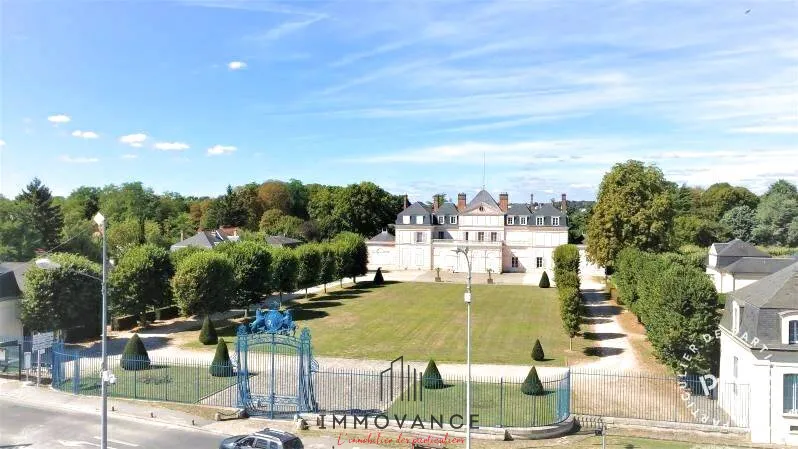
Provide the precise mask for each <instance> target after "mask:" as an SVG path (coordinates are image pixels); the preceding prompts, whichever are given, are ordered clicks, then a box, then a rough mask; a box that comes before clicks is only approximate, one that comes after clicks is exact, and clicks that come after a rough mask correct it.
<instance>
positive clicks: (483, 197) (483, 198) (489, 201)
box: [466, 190, 499, 209]
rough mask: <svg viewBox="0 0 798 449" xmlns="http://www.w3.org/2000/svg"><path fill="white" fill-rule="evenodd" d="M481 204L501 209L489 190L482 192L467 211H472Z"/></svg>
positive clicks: (469, 204)
mask: <svg viewBox="0 0 798 449" xmlns="http://www.w3.org/2000/svg"><path fill="white" fill-rule="evenodd" d="M480 204H486V205H488V206H491V207H495V208H497V209H498V208H499V205H498V204H497V203H496V200H494V199H493V197H492V196H491V195H490V193H488V191H487V190H480V191H479V193H477V194H476V196H475V197H474V198H473V199H472V200H471V201H470V202H469V203H468V206H466V209H471V208H473V207H476V206H479V205H480Z"/></svg>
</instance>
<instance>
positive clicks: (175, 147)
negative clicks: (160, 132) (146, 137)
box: [153, 142, 190, 151]
mask: <svg viewBox="0 0 798 449" xmlns="http://www.w3.org/2000/svg"><path fill="white" fill-rule="evenodd" d="M153 146H154V147H155V149H156V150H162V151H183V150H187V149H189V148H190V147H189V145H188V144H187V143H184V142H157V143H156V144H155V145H153Z"/></svg>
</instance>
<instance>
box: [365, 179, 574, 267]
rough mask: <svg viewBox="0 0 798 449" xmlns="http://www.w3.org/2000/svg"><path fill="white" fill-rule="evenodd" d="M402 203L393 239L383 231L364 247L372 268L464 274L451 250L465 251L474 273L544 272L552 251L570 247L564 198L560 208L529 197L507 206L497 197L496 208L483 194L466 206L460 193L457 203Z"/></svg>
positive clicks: (462, 263) (506, 199)
mask: <svg viewBox="0 0 798 449" xmlns="http://www.w3.org/2000/svg"><path fill="white" fill-rule="evenodd" d="M404 204H405V205H404V210H402V211H401V212H400V213H399V214H398V215H397V217H396V236H395V237H394V236H393V235H391V234H389V233H388V232H386V231H383V232H382V233H380V234H378V235H377V236H375V237H374V238H372V239H371V240H369V241H368V242H367V245H368V248H369V267H370V268H373V269H376V268H377V267H383V268H385V269H408V270H431V269H435V268H440V269H441V270H443V271H454V272H465V271H467V270H468V266H467V263H466V260H465V257H464V256H463V255H461V254H458V253H456V252H455V251H454V250H455V249H457V248H458V247H466V246H467V247H468V248H469V249H470V251H471V254H472V256H471V257H472V258H473V260H472V271H474V272H483V273H484V272H486V271H487V270H488V269H490V270H492V271H493V272H494V273H502V272H527V273H529V272H540V273H542V272H543V271H544V270H549V271H550V270H551V268H552V267H553V263H552V252H553V251H554V248H556V247H557V246H559V245H562V244H565V243H568V223H567V218H566V197H565V194H563V195H562V201H561V204H560V208H559V209H558V208H555V207H554V206H552V205H551V204H549V203H542V204H538V203H535V202H534V201H533V198H532V196H531V195H530V198H529V203H514V204H510V202H509V197H508V195H507V194H506V193H500V194H499V202H498V203H497V202H496V200H494V199H493V197H492V196H491V195H490V193H488V192H487V191H485V190H482V191H480V192H479V193H477V195H476V196H475V197H474V198H473V199H472V200H471V201H470V202H466V194H465V193H460V194H458V195H457V204H453V203H448V202H445V203H443V204H440V205H437V204H435V201H433V202H432V204H424V203H421V202H416V203H413V204H409V203H408V201H407V197H405V202H404Z"/></svg>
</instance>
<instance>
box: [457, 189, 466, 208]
mask: <svg viewBox="0 0 798 449" xmlns="http://www.w3.org/2000/svg"><path fill="white" fill-rule="evenodd" d="M465 208H466V194H465V193H458V194H457V210H458V211H460V212H462V211H464V210H465Z"/></svg>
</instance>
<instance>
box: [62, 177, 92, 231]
mask: <svg viewBox="0 0 798 449" xmlns="http://www.w3.org/2000/svg"><path fill="white" fill-rule="evenodd" d="M62 210H63V212H64V224H65V225H66V226H71V225H75V224H78V223H82V222H84V221H88V220H91V218H92V217H93V216H94V215H95V214H96V213H97V211H99V210H100V189H98V188H97V187H88V186H81V187H78V188H77V189H75V190H73V191H72V193H70V194H69V196H68V197H67V198H66V200H64V205H63V206H62Z"/></svg>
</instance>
